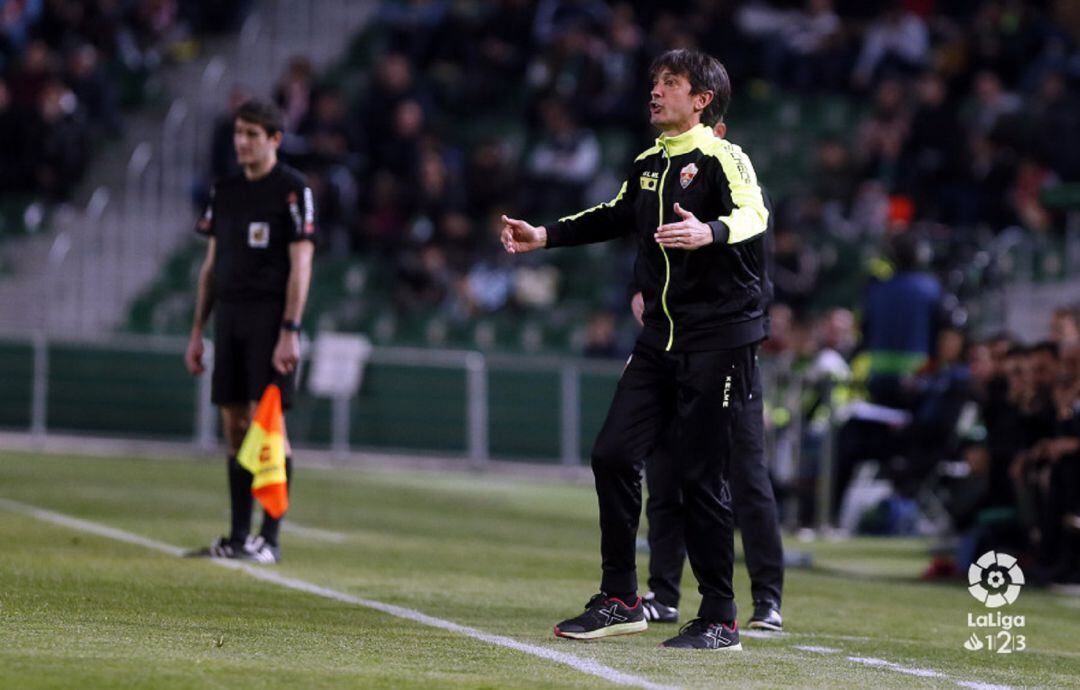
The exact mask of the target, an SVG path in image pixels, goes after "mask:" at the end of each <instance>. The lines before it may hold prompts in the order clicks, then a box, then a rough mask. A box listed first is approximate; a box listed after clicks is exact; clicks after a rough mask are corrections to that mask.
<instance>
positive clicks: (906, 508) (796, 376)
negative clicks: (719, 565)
mask: <svg viewBox="0 0 1080 690" xmlns="http://www.w3.org/2000/svg"><path fill="white" fill-rule="evenodd" d="M885 258H886V260H887V261H888V263H889V266H890V271H889V272H888V273H887V275H884V276H882V277H881V278H880V279H875V280H874V281H872V282H871V284H870V286H869V287H868V289H867V290H866V295H865V301H864V303H863V304H862V305H861V309H860V315H859V316H856V315H855V314H853V313H852V312H850V311H848V310H846V309H833V310H830V311H828V312H826V313H824V314H823V315H822V316H820V317H817V318H816V319H814V320H812V321H810V322H809V323H810V325H809V326H804V325H800V324H799V322H798V321H797V320H795V319H793V318H792V312H791V309H790V308H789V307H787V306H786V305H775V306H774V307H773V309H772V312H771V313H772V323H773V337H772V338H771V339H770V340H769V341H768V342H767V343H766V344H765V346H764V351H765V353H766V354H767V355H768V357H769V361H770V364H771V366H772V367H773V369H774V371H777V372H786V373H787V374H788V376H787V377H786V378H785V375H784V374H783V373H781V374H779V375H777V376H776V377H775V380H776V381H778V383H779V385H778V386H777V387H776V389H775V390H773V391H771V392H770V393H769V396H768V397H769V403H770V412H769V415H768V422H769V424H770V426H771V428H772V429H773V434H774V437H775V438H776V439H777V442H776V443H775V448H774V457H775V458H776V463H775V469H776V472H775V473H774V474H775V476H774V479H775V480H776V482H777V484H778V494H779V495H780V496H781V497H782V500H781V503H782V504H784V505H785V506H787V508H788V510H789V511H793V514H791V513H789V514H788V515H787V516H786V521H787V522H788V524H790V525H796V526H809V525H813V524H815V518H816V514H817V512H816V511H817V510H818V508H819V506H818V505H817V502H818V501H819V500H820V499H821V496H822V494H821V491H820V489H821V487H820V483H819V477H820V473H821V472H826V473H827V476H829V477H830V478H831V486H830V491H829V494H830V495H831V497H832V498H831V505H829V506H826V508H827V509H828V510H829V511H831V512H829V513H828V514H827V515H826V518H827V520H828V521H829V523H830V524H832V525H835V526H836V527H838V528H839V529H840V530H841V531H842V532H844V533H852V532H858V533H864V534H892V535H897V534H934V535H936V536H939V537H941V538H942V539H943V541H942V548H941V549H940V550H939V557H937V558H935V560H934V562H933V563H932V564H931V566H930V567H929V568H928V569H927V571H926V577H928V578H939V577H943V578H953V577H960V576H962V575H963V574H964V573H966V572H967V570H966V569H967V566H968V565H969V564H970V563H971V562H973V560H974V559H976V558H977V557H978V556H979V555H980V554H982V553H984V552H985V551H987V550H990V549H1003V550H1005V551H1007V552H1009V553H1012V554H1016V555H1018V556H1022V561H1023V563H1024V568H1025V572H1027V573H1029V575H1028V577H1029V581H1031V582H1037V583H1041V584H1058V585H1063V586H1067V587H1070V588H1072V587H1075V586H1077V585H1080V422H1078V420H1080V416H1078V415H1080V309H1078V308H1077V307H1075V306H1073V307H1062V308H1058V309H1056V310H1055V311H1054V312H1053V316H1052V319H1051V321H1050V323H1049V324H1048V328H1047V333H1048V337H1047V339H1046V340H1043V341H1039V342H1035V343H1025V341H1024V340H1023V339H1022V338H1020V337H1019V336H1018V335H1015V334H1010V333H997V334H994V335H992V336H990V337H985V338H976V337H974V336H972V334H971V333H969V332H968V331H967V330H966V329H965V328H964V326H963V324H961V323H958V322H957V320H956V319H955V318H953V317H952V314H951V310H950V302H949V300H948V297H947V295H945V293H944V292H943V290H942V289H941V286H940V284H939V283H938V282H937V280H936V278H935V277H934V276H933V275H932V274H931V273H929V272H927V271H925V270H924V267H923V265H922V264H921V262H920V258H919V254H918V251H917V245H916V243H914V242H912V241H911V238H910V236H906V235H896V236H893V237H892V238H890V241H889V243H888V246H887V251H886V252H885ZM860 332H861V336H860ZM792 411H794V414H795V415H798V416H799V419H798V423H793V420H792V419H791V413H792ZM792 445H795V446H797V450H795V451H794V452H793V451H792ZM826 463H829V465H828V469H826Z"/></svg>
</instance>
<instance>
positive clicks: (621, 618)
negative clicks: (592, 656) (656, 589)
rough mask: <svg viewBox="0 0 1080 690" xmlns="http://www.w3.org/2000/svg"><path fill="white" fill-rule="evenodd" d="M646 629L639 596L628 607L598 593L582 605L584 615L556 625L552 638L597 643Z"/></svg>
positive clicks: (617, 600)
mask: <svg viewBox="0 0 1080 690" xmlns="http://www.w3.org/2000/svg"><path fill="white" fill-rule="evenodd" d="M648 629H649V623H648V621H646V620H645V609H644V608H643V607H642V605H641V597H638V598H637V600H635V602H634V605H633V606H629V605H627V604H626V602H624V601H623V600H622V599H617V598H615V597H609V596H608V595H606V594H604V593H603V592H601V593H599V594H595V595H593V597H592V598H591V599H589V603H587V604H585V613H583V614H581V615H580V616H577V617H575V618H568V619H566V620H564V621H562V622H561V623H559V624H558V625H556V626H555V636H556V637H568V638H570V639H572V640H599V639H601V638H604V637H615V636H616V635H633V634H634V633H640V632H645V631H646V630H648Z"/></svg>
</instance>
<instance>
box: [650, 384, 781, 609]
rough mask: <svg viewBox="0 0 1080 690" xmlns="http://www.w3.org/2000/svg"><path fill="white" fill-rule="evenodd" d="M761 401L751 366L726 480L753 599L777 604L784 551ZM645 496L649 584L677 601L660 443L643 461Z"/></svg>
mask: <svg viewBox="0 0 1080 690" xmlns="http://www.w3.org/2000/svg"><path fill="white" fill-rule="evenodd" d="M763 412H764V402H763V397H762V390H761V374H760V371H759V369H758V367H757V366H755V367H754V369H753V374H752V383H751V387H750V399H749V400H748V401H747V402H746V405H745V407H744V408H743V413H742V414H741V415H740V416H739V418H738V419H737V420H736V421H735V428H734V442H733V447H732V455H731V470H730V484H731V493H732V503H733V505H734V507H735V519H736V521H737V522H738V525H739V529H740V531H741V532H742V542H743V552H744V553H745V555H746V568H747V570H748V571H749V573H750V588H751V593H752V596H753V599H754V601H760V600H763V599H768V600H770V601H773V602H775V603H776V604H777V605H779V604H780V603H781V597H782V595H783V588H784V551H783V546H782V544H781V539H780V524H779V521H778V516H777V510H776V498H775V496H774V495H773V490H772V483H771V482H770V481H769V470H768V467H767V466H766V464H765V448H764V420H763ZM645 477H646V482H647V483H648V485H649V499H648V501H646V503H645V514H646V515H647V516H648V518H649V589H651V590H652V591H653V592H655V593H656V598H657V600H658V601H660V603H662V604H665V605H667V606H678V605H679V583H680V582H681V580H682V571H683V560H684V558H685V556H686V546H685V543H686V542H685V539H684V535H683V532H684V529H685V526H684V520H683V505H682V493H681V491H680V487H679V481H678V477H677V475H676V473H675V472H674V464H673V463H672V461H671V455H670V452H669V451H668V450H667V447H666V444H665V445H663V446H661V447H659V448H657V449H656V451H654V452H653V454H652V455H651V456H650V457H649V459H648V461H647V462H646V464H645Z"/></svg>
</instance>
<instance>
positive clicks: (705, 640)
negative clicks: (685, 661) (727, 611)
mask: <svg viewBox="0 0 1080 690" xmlns="http://www.w3.org/2000/svg"><path fill="white" fill-rule="evenodd" d="M660 646H661V647H670V648H673V649H716V650H721V651H730V652H740V651H742V643H740V642H739V624H738V623H735V624H733V625H732V626H731V627H730V628H729V627H727V626H726V625H723V624H722V623H710V622H709V621H707V620H705V619H703V618H695V619H694V620H692V621H690V622H689V623H687V624H686V625H684V626H683V627H682V629H680V630H679V634H678V635H676V636H675V637H672V638H671V639H669V640H664V641H663V642H661V643H660Z"/></svg>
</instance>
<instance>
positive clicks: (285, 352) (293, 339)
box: [271, 331, 300, 375]
mask: <svg viewBox="0 0 1080 690" xmlns="http://www.w3.org/2000/svg"><path fill="white" fill-rule="evenodd" d="M271 361H272V362H273V364H274V369H275V370H277V372H278V373H279V374H282V375H284V374H290V373H292V371H293V370H294V369H296V363H297V362H299V361H300V334H299V333H297V332H296V331H282V332H281V335H279V336H278V341H277V345H275V346H274V356H273V358H272V360H271Z"/></svg>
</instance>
